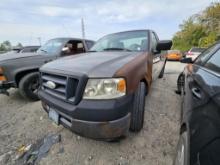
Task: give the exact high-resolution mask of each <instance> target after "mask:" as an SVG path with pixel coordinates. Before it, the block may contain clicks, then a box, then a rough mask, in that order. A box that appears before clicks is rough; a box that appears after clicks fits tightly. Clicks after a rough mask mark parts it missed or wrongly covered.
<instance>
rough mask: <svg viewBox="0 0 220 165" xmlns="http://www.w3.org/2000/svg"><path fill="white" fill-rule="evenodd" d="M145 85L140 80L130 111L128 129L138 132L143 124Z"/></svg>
mask: <svg viewBox="0 0 220 165" xmlns="http://www.w3.org/2000/svg"><path fill="white" fill-rule="evenodd" d="M145 93H146V85H145V83H144V82H140V83H139V86H138V89H137V91H136V92H135V94H134V102H133V108H132V111H131V124H130V130H131V131H133V132H139V131H140V130H141V129H142V128H143V124H144V107H145Z"/></svg>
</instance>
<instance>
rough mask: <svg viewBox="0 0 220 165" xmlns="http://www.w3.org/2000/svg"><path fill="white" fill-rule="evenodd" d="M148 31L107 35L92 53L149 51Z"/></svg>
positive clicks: (95, 46) (97, 43) (92, 49)
mask: <svg viewBox="0 0 220 165" xmlns="http://www.w3.org/2000/svg"><path fill="white" fill-rule="evenodd" d="M147 49H148V31H146V30H140V31H129V32H121V33H115V34H110V35H107V36H105V37H103V38H101V39H100V40H98V41H97V42H96V44H95V45H94V46H93V47H92V48H91V49H90V51H95V52H100V51H147Z"/></svg>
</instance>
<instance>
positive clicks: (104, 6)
mask: <svg viewBox="0 0 220 165" xmlns="http://www.w3.org/2000/svg"><path fill="white" fill-rule="evenodd" d="M216 1H218V0H216ZM216 1H215V0H213V1H212V0H77V1H76V0H0V42H2V41H5V40H9V41H10V42H11V43H12V44H14V45H15V44H17V43H18V42H20V43H22V44H23V45H39V42H40V41H41V43H42V44H43V43H45V42H46V41H47V40H49V39H52V38H56V37H78V38H81V37H82V32H81V18H83V20H84V24H85V35H86V38H88V39H93V40H97V39H99V38H100V37H102V36H104V35H106V34H110V33H114V32H119V31H125V30H136V29H152V30H154V31H155V32H156V33H157V34H158V36H159V38H160V39H171V38H172V37H173V35H174V34H175V33H176V32H177V31H178V30H179V24H181V23H182V22H183V20H186V19H187V18H189V17H190V16H191V15H193V14H196V13H198V12H201V11H202V10H204V9H205V8H206V7H207V6H208V5H210V4H211V2H216Z"/></svg>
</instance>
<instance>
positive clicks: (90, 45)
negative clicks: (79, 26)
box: [86, 41, 95, 49]
mask: <svg viewBox="0 0 220 165" xmlns="http://www.w3.org/2000/svg"><path fill="white" fill-rule="evenodd" d="M94 44H95V42H92V41H86V45H87V48H88V49H90V48H91V47H92V46H93V45H94Z"/></svg>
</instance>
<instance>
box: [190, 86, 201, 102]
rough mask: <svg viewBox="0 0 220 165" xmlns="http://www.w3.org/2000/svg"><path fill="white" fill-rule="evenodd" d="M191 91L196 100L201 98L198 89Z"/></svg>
mask: <svg viewBox="0 0 220 165" xmlns="http://www.w3.org/2000/svg"><path fill="white" fill-rule="evenodd" d="M191 91H192V94H193V96H195V97H196V98H198V99H201V98H202V96H201V92H200V89H198V88H192V90H191Z"/></svg>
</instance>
